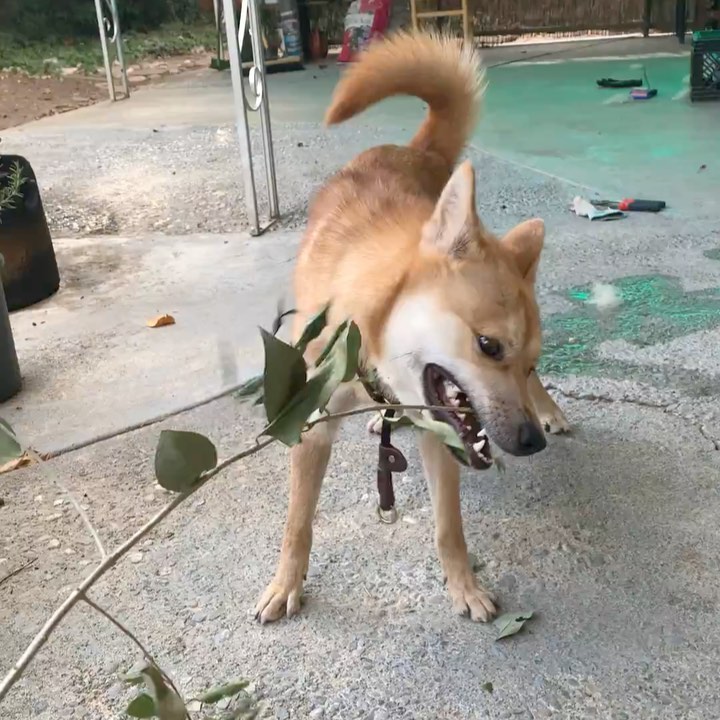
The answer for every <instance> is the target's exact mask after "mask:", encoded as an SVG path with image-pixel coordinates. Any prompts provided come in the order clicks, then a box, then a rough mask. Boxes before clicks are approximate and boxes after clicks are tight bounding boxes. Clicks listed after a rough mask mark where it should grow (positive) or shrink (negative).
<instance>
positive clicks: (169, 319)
mask: <svg viewBox="0 0 720 720" xmlns="http://www.w3.org/2000/svg"><path fill="white" fill-rule="evenodd" d="M174 324H175V318H174V317H173V316H172V315H158V316H157V317H156V318H153V319H152V320H148V321H147V326H148V327H151V328H159V327H165V326H166V325H174Z"/></svg>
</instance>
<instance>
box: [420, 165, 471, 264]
mask: <svg viewBox="0 0 720 720" xmlns="http://www.w3.org/2000/svg"><path fill="white" fill-rule="evenodd" d="M480 229H481V225H480V221H479V220H478V216H477V212H476V211H475V172H474V171H473V167H472V164H471V163H470V161H469V160H466V161H465V162H464V163H462V165H460V166H459V167H458V168H457V169H456V170H455V172H454V173H453V174H452V176H451V177H450V179H449V180H448V181H447V184H446V185H445V187H444V188H443V191H442V194H441V195H440V199H439V200H438V201H437V205H435V210H434V212H433V214H432V217H431V218H430V220H428V221H427V222H426V223H425V226H424V227H423V234H422V242H423V246H424V247H426V248H431V249H433V250H435V251H437V252H441V253H445V254H447V255H452V256H454V257H462V256H463V255H466V254H467V252H468V251H469V250H470V249H471V247H472V246H473V245H474V243H475V238H476V237H477V235H478V230H480Z"/></svg>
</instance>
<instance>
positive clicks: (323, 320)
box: [295, 305, 330, 354]
mask: <svg viewBox="0 0 720 720" xmlns="http://www.w3.org/2000/svg"><path fill="white" fill-rule="evenodd" d="M329 309H330V305H326V306H325V307H324V308H323V309H322V310H321V311H320V312H319V313H318V314H317V315H314V316H313V317H312V318H310V321H309V322H308V324H307V325H306V326H305V329H304V330H303V331H302V335H301V336H300V339H299V340H298V341H297V342H296V343H295V347H296V348H297V349H298V350H299V351H300V352H301V353H302V354H304V353H305V350H307V346H308V345H309V344H310V343H311V342H312V341H313V340H315V339H316V338H318V337H320V334H321V333H322V331H323V330H324V329H325V326H326V325H327V320H328V310H329Z"/></svg>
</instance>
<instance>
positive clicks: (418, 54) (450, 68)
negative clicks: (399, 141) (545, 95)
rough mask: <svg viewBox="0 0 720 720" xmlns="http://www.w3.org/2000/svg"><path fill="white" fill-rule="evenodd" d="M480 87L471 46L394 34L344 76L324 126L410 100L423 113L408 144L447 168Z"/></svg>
mask: <svg viewBox="0 0 720 720" xmlns="http://www.w3.org/2000/svg"><path fill="white" fill-rule="evenodd" d="M484 88H485V83H484V73H483V70H482V66H481V64H480V58H479V56H478V54H477V53H476V52H475V50H474V49H473V47H472V46H471V45H469V44H467V43H465V44H463V43H461V41H460V40H457V39H455V38H452V37H448V36H445V35H439V34H431V33H399V34H397V35H394V36H392V37H390V38H389V39H387V40H378V41H376V42H374V43H373V44H372V45H370V48H369V49H368V50H367V51H365V52H364V53H363V54H362V55H361V56H360V58H359V59H358V62H357V63H356V64H354V65H353V66H352V67H351V68H350V69H348V70H347V71H346V73H345V75H344V76H343V77H342V78H341V80H340V82H339V83H338V86H337V88H336V89H335V94H334V95H333V99H332V102H331V103H330V107H329V108H328V109H327V112H326V114H325V123H326V124H327V125H335V124H337V123H341V122H343V121H344V120H348V119H349V118H351V117H353V116H355V115H357V114H358V113H360V112H362V111H363V110H365V109H366V108H368V107H370V105H373V104H374V103H376V102H379V101H380V100H382V99H383V98H386V97H391V96H393V95H413V96H415V97H419V98H421V99H422V100H424V101H425V102H426V103H427V104H428V106H429V112H428V115H427V117H426V118H425V120H424V122H423V124H422V125H421V126H420V129H419V130H418V132H417V133H416V135H415V137H413V139H412V140H411V141H410V145H411V146H412V147H416V148H420V149H423V150H430V151H434V152H436V153H439V154H440V155H442V157H444V158H445V159H446V160H447V162H448V164H450V165H453V164H454V163H455V161H456V160H457V158H458V156H459V155H460V153H461V151H462V149H463V146H464V145H465V142H466V141H467V139H468V137H469V136H470V133H471V132H472V130H473V127H474V125H475V121H476V120H477V117H478V113H479V110H480V101H481V98H482V94H483V90H484Z"/></svg>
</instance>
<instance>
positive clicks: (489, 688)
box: [481, 682, 495, 694]
mask: <svg viewBox="0 0 720 720" xmlns="http://www.w3.org/2000/svg"><path fill="white" fill-rule="evenodd" d="M481 687H482V689H483V690H484V691H485V692H486V693H490V694H492V691H493V690H494V689H495V687H494V686H493V684H492V683H491V682H486V683H483V684H482V686H481Z"/></svg>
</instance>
